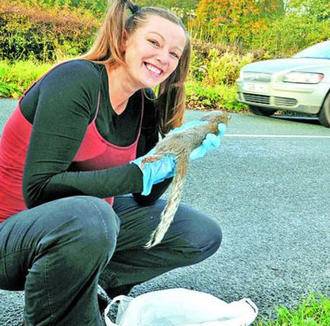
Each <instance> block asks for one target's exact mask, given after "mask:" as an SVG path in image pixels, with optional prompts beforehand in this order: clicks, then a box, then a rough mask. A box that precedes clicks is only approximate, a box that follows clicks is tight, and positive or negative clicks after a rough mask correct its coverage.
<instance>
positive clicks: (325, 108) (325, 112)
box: [319, 93, 330, 128]
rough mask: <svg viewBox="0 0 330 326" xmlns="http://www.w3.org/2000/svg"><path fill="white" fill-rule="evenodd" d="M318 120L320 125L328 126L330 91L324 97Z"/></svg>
mask: <svg viewBox="0 0 330 326" xmlns="http://www.w3.org/2000/svg"><path fill="white" fill-rule="evenodd" d="M319 120H320V123H321V125H323V126H324V127H327V128H330V93H328V95H327V97H326V98H325V100H324V102H323V105H322V108H321V111H320V114H319Z"/></svg>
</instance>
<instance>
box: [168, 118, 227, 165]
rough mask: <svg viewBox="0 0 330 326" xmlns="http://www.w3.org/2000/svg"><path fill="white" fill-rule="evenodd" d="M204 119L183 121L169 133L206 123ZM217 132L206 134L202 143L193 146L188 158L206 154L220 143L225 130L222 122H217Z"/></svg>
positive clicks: (193, 158) (192, 158)
mask: <svg viewBox="0 0 330 326" xmlns="http://www.w3.org/2000/svg"><path fill="white" fill-rule="evenodd" d="M206 123H207V122H206V121H201V120H193V121H189V122H186V123H184V124H183V125H182V126H180V127H178V128H175V129H173V130H171V131H170V134H171V133H177V132H181V131H184V130H187V129H189V128H193V127H197V126H200V125H202V124H206ZM218 130H219V132H218V134H217V135H215V134H212V133H209V134H207V135H206V137H205V139H204V140H203V142H202V144H201V145H200V146H199V147H197V148H195V149H194V150H193V151H192V152H191V153H190V159H191V160H196V159H199V158H202V157H204V156H205V155H206V153H208V152H210V151H213V150H214V149H216V148H218V147H219V146H220V144H221V138H222V137H223V136H224V134H225V131H226V125H225V124H224V123H219V124H218Z"/></svg>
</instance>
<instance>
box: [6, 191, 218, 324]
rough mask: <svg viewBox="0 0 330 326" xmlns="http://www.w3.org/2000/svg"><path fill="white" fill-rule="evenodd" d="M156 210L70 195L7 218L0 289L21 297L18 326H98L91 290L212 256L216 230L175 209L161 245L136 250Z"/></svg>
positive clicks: (127, 199)
mask: <svg viewBox="0 0 330 326" xmlns="http://www.w3.org/2000/svg"><path fill="white" fill-rule="evenodd" d="M164 205H165V201H163V200H161V199H160V200H158V201H157V202H156V203H155V204H154V205H151V206H140V205H139V204H137V203H136V202H135V200H134V199H133V198H132V197H131V196H119V197H116V199H115V204H114V206H113V208H112V207H111V206H110V205H109V204H107V203H106V202H105V201H104V200H101V199H98V198H95V197H89V196H74V197H69V198H63V199H59V200H55V201H52V202H49V203H46V204H43V205H40V206H38V207H35V208H33V209H30V210H26V211H23V212H21V213H18V214H16V215H14V216H12V217H10V218H9V219H7V220H6V221H4V222H3V223H1V224H0V288H1V289H4V290H16V291H17V290H24V291H25V311H24V319H25V323H26V325H34V326H36V325H57V326H60V325H79V326H84V325H93V326H95V325H103V323H104V322H103V320H102V317H101V314H100V312H99V307H98V302H97V284H98V283H100V285H101V286H102V287H103V288H105V289H106V291H107V292H108V293H109V295H110V296H114V295H117V294H119V293H120V292H121V291H120V289H123V288H125V287H126V288H130V287H131V286H133V285H135V284H138V283H141V282H144V281H147V280H149V279H151V278H153V277H155V276H158V275H160V274H162V273H164V272H167V271H169V270H171V269H174V268H176V267H180V266H186V265H191V264H195V263H197V262H200V261H202V260H204V259H205V258H207V257H209V256H210V255H212V254H213V253H214V252H215V251H216V250H217V249H218V247H219V245H220V242H221V230H220V228H219V226H218V224H217V223H215V222H214V221H213V220H211V219H210V218H208V217H207V216H205V215H203V214H201V213H199V212H197V211H196V210H193V209H191V208H189V207H188V206H186V205H183V204H181V205H180V207H179V209H178V211H177V213H176V215H175V219H174V221H173V223H172V225H171V227H170V229H169V230H168V232H167V233H166V235H165V238H164V239H163V241H162V242H161V243H160V244H159V245H157V246H155V247H153V248H151V249H149V250H147V249H144V247H143V246H144V245H145V244H146V242H147V241H148V240H149V237H150V234H151V232H152V231H153V230H154V229H155V228H156V226H157V225H158V222H159V216H160V213H161V211H162V210H163V207H164Z"/></svg>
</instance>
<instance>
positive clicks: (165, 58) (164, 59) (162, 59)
mask: <svg viewBox="0 0 330 326" xmlns="http://www.w3.org/2000/svg"><path fill="white" fill-rule="evenodd" d="M157 61H158V62H159V63H160V64H162V65H166V64H168V62H169V55H168V53H167V52H166V51H161V52H159V53H158V55H157Z"/></svg>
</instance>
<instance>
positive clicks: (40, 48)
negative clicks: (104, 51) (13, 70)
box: [0, 0, 98, 62]
mask: <svg viewBox="0 0 330 326" xmlns="http://www.w3.org/2000/svg"><path fill="white" fill-rule="evenodd" d="M0 25H1V34H0V59H8V60H29V59H37V60H40V61H43V62H45V61H54V60H58V59H61V58H62V57H64V56H68V55H71V56H76V55H78V54H80V53H82V52H85V51H87V50H88V48H89V47H90V44H91V36H92V35H93V33H94V32H95V30H96V27H97V25H98V23H97V20H96V19H95V18H94V17H92V16H91V15H89V14H88V13H85V12H81V11H77V12H72V11H70V10H69V9H67V8H66V9H65V8H64V9H56V8H53V9H47V10H46V9H45V8H41V7H38V6H28V5H24V4H22V3H20V2H16V3H15V2H13V1H10V0H2V1H1V3H0Z"/></svg>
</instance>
